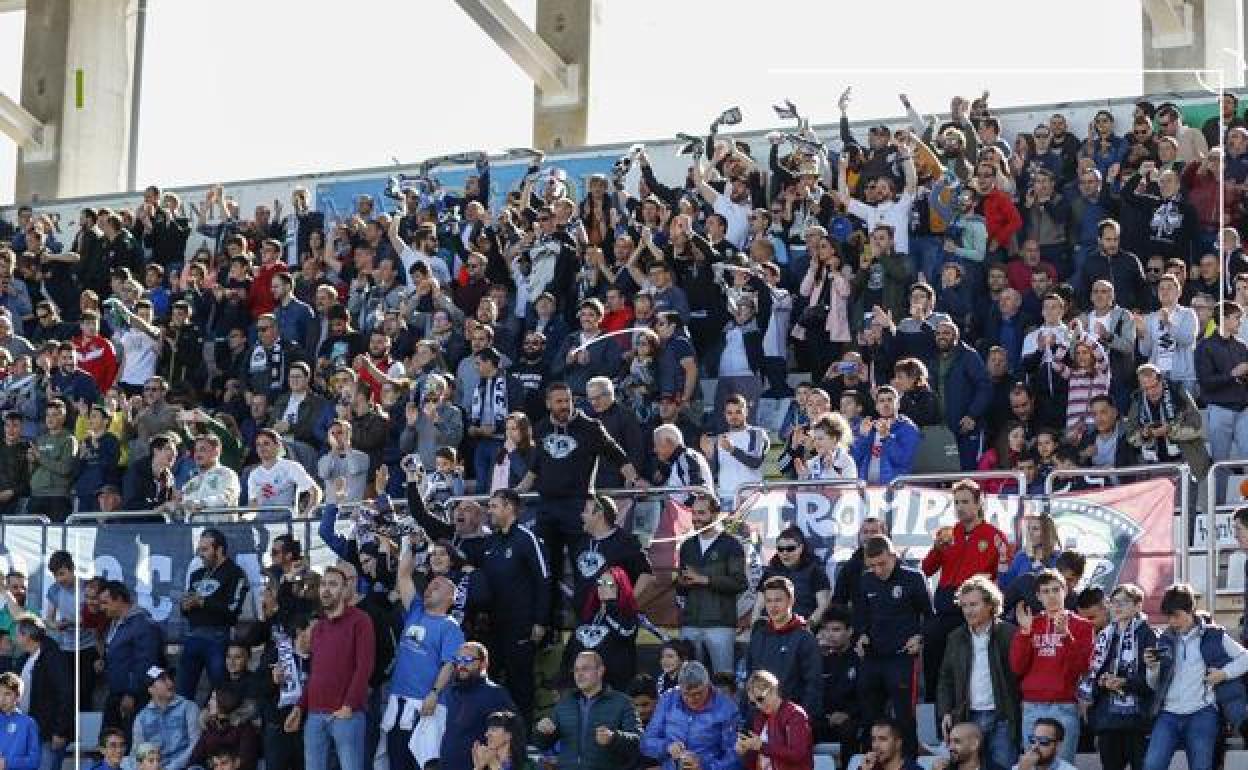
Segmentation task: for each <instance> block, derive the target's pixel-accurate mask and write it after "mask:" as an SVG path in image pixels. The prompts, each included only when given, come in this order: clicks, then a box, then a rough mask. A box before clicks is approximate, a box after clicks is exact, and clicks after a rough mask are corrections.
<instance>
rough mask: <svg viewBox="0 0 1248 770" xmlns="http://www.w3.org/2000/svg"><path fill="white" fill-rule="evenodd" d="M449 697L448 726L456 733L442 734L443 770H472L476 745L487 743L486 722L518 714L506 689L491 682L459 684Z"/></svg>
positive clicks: (453, 686)
mask: <svg viewBox="0 0 1248 770" xmlns="http://www.w3.org/2000/svg"><path fill="white" fill-rule="evenodd" d="M444 697H445V699H446V700H445V704H446V723H447V724H448V725H454V726H455V729H453V730H447V731H446V732H444V733H443V734H442V757H441V761H440V764H441V766H442V768H443V770H472V744H473V743H475V742H477V741H480V740H483V738H484V736H485V719H486V717H488V716H489V715H490V714H492V713H494V712H495V711H514V710H515V708H516V707H515V706H514V705H512V702H511V696H510V695H509V694H508V693H507V690H506V688H504V687H500V686H499V685H497V684H494V683H493V682H491V681H490V680H489V679H485V678H477V679H472V680H469V681H460V680H455V681H453V682H452V683H451V686H450V687H448V688H447V690H446V695H445V696H444Z"/></svg>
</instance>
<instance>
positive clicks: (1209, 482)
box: [1204, 460, 1248, 613]
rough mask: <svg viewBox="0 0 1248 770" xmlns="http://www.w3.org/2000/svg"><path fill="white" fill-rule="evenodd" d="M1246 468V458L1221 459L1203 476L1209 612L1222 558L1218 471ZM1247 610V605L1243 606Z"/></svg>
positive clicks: (1247, 464) (1213, 600)
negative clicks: (1207, 526) (1219, 533)
mask: <svg viewBox="0 0 1248 770" xmlns="http://www.w3.org/2000/svg"><path fill="white" fill-rule="evenodd" d="M1236 470H1239V471H1243V470H1248V460H1222V461H1219V462H1216V463H1214V464H1213V465H1211V466H1209V475H1208V476H1206V477H1205V511H1204V515H1205V517H1206V519H1207V520H1208V522H1209V542H1208V544H1207V545H1206V549H1207V551H1206V557H1205V558H1206V564H1205V582H1206V585H1205V594H1206V596H1207V602H1208V605H1209V612H1210V613H1213V612H1215V611H1216V609H1217V607H1216V604H1217V599H1218V570H1219V569H1220V568H1221V566H1222V565H1221V564H1220V563H1219V562H1221V560H1222V544H1221V543H1220V542H1219V538H1218V511H1219V510H1220V509H1221V508H1223V506H1221V505H1219V504H1218V488H1219V484H1218V473H1219V471H1226V472H1228V473H1229V472H1233V471H1236ZM1240 507H1241V506H1230V508H1231V509H1232V510H1237V509H1238V508H1240ZM1245 612H1248V607H1246V608H1245Z"/></svg>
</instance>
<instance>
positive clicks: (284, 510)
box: [186, 505, 297, 524]
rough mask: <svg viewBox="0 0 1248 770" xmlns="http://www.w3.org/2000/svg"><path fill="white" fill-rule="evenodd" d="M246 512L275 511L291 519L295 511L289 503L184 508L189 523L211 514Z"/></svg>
mask: <svg viewBox="0 0 1248 770" xmlns="http://www.w3.org/2000/svg"><path fill="white" fill-rule="evenodd" d="M248 513H257V514H261V515H263V514H266V513H277V514H282V515H284V516H286V517H288V518H291V519H293V518H295V516H296V514H297V511H296V509H295V507H294V506H289V505H251V506H237V507H235V508H199V509H195V510H192V509H189V508H188V509H186V522H187V523H188V524H190V523H193V522H194V521H195V520H196V519H202V518H209V517H212V516H243V515H246V514H248ZM276 523H279V524H280V523H281V520H280V519H278V520H276Z"/></svg>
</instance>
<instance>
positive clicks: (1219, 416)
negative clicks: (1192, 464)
mask: <svg viewBox="0 0 1248 770" xmlns="http://www.w3.org/2000/svg"><path fill="white" fill-rule="evenodd" d="M1209 453H1210V454H1211V455H1213V461H1214V462H1221V461H1223V460H1229V459H1231V458H1232V457H1248V409H1244V410H1234V409H1227V408H1226V407H1222V406H1218V405H1217V404H1210V405H1209Z"/></svg>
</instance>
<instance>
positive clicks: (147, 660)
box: [104, 607, 164, 700]
mask: <svg viewBox="0 0 1248 770" xmlns="http://www.w3.org/2000/svg"><path fill="white" fill-rule="evenodd" d="M163 636H164V635H163V634H161V633H160V632H159V631H158V630H157V628H156V622H155V621H154V620H152V616H151V615H149V614H147V610H144V609H141V608H139V607H132V608H131V609H130V612H129V613H128V614H127V615H126V616H125V617H124V618H122V619H121V622H120V623H119V624H118V626H117V630H116V632H115V633H114V634H113V635H112V638H110V639H109V641H108V646H107V647H106V648H105V650H104V675H105V678H106V680H107V682H108V694H109V695H134V696H136V697H137V696H141V695H143V693H145V692H147V683H146V682H144V681H143V680H144V677H145V676H146V675H147V670H148V669H149V668H151V667H152V666H155V665H156V664H157V661H158V660H159V655H160V651H159V649H158V648H159V646H160V640H161V639H162V638H163ZM140 700H142V698H140Z"/></svg>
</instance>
